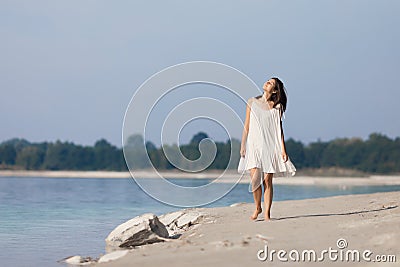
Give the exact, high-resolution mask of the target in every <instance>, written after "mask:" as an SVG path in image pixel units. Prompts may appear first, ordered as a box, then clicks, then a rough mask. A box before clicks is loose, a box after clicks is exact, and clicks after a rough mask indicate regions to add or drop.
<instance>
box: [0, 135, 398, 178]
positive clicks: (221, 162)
mask: <svg viewBox="0 0 400 267" xmlns="http://www.w3.org/2000/svg"><path fill="white" fill-rule="evenodd" d="M207 137H208V136H207V134H205V133H203V132H200V133H198V134H196V135H195V136H193V138H192V140H191V141H190V142H189V143H188V144H185V145H181V146H180V147H178V146H176V145H163V147H162V148H161V147H156V146H155V145H154V144H153V143H152V142H149V141H147V142H145V143H144V141H143V137H142V136H140V135H132V136H130V137H129V138H128V141H127V142H126V146H125V148H124V152H125V154H126V155H127V159H128V162H125V159H124V154H123V150H122V148H118V147H116V146H113V145H112V144H110V143H109V142H107V141H106V140H105V139H101V140H99V141H97V142H96V143H95V144H94V146H81V145H76V144H74V143H71V142H60V141H56V142H54V143H52V142H42V143H30V142H28V141H27V140H25V139H11V140H8V141H5V142H3V143H1V144H0V168H2V169H26V170H109V171H111V170H113V171H126V170H127V164H128V166H130V167H132V168H138V169H142V168H150V167H151V165H153V166H154V167H155V168H157V169H159V170H165V169H175V168H176V167H177V166H179V167H183V168H185V169H190V170H201V169H203V167H205V166H208V163H207V162H209V160H210V159H209V158H207V156H206V157H204V158H203V157H202V158H201V159H202V160H198V159H199V157H200V150H199V144H200V142H201V141H202V140H203V139H205V138H207ZM202 145H203V146H204V149H205V151H208V149H210V151H211V149H212V148H213V146H212V145H211V144H210V143H208V144H207V142H204V143H203V144H202ZM215 146H216V154H215V159H214V160H213V161H210V162H211V165H209V166H208V167H207V169H226V168H228V169H235V168H236V167H237V164H238V162H239V150H240V141H239V140H236V139H230V140H227V141H226V142H216V143H215ZM286 147H287V152H288V154H289V156H290V158H291V160H292V162H293V163H294V164H295V166H296V167H297V169H298V170H301V169H305V168H327V167H338V168H344V169H352V170H358V171H362V172H367V173H377V174H378V173H380V174H390V173H399V172H400V138H399V137H397V138H395V139H394V140H393V139H390V138H388V137H387V136H385V135H382V134H379V133H373V134H371V135H369V137H368V139H367V140H365V141H364V140H362V139H361V138H338V139H334V140H332V141H327V142H321V141H317V142H313V143H310V144H308V145H304V144H303V143H302V142H300V141H295V140H294V139H288V140H286ZM165 151H168V153H167V154H168V157H167V156H166V155H165ZM180 153H182V154H183V156H184V157H180V156H179V155H180ZM205 154H207V153H205ZM231 155H232V157H231ZM147 156H148V157H147ZM147 158H150V161H148V160H146V159H147ZM188 159H189V160H188ZM230 159H231V160H230Z"/></svg>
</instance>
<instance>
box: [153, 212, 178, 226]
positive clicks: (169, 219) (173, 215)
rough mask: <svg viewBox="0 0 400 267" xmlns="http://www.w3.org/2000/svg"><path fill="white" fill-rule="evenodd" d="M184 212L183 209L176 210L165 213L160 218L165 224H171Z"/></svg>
mask: <svg viewBox="0 0 400 267" xmlns="http://www.w3.org/2000/svg"><path fill="white" fill-rule="evenodd" d="M183 214H184V212H183V211H174V212H170V213H166V214H163V215H161V216H159V217H158V219H159V220H160V222H162V223H163V224H164V225H165V226H170V225H171V224H172V223H173V222H175V221H176V220H177V219H178V218H179V217H181V216H182V215H183Z"/></svg>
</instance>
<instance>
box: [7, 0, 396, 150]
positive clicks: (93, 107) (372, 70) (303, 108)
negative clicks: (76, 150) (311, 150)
mask: <svg viewBox="0 0 400 267" xmlns="http://www.w3.org/2000/svg"><path fill="white" fill-rule="evenodd" d="M399 10H400V1H397V0H374V1H372V0H350V1H348V0H346V1H345V0H335V1H331V0H324V1H317V0H313V1H311V0H297V1H289V0H286V1H285V0H275V1H266V0H264V1H260V0H258V1H257V0H255V1H226V0H221V1H208V0H203V1H188V0H185V1H183V0H182V1H176V0H170V1H151V0H150V1H101V0H96V1H94V0H86V1H82V0H79V1H77V0H75V1H74V0H68V1H64V0H60V1H52V0H48V1H42V0H35V1H28V0H27V1H18V0H10V1H9V0H0V35H1V42H0V59H1V60H0V121H1V124H0V127H1V128H0V129H1V130H0V142H2V141H5V140H8V139H11V138H14V137H17V138H25V139H27V140H28V141H31V142H43V141H51V142H54V141H56V140H61V141H69V142H74V143H76V144H82V145H93V144H94V143H95V142H96V141H97V140H99V139H101V138H105V139H106V140H108V141H109V142H111V143H112V144H113V145H116V146H118V147H121V146H122V127H123V122H124V115H125V112H126V110H127V108H128V105H129V103H130V100H131V98H132V97H133V95H134V93H135V91H136V90H138V88H139V87H140V86H141V85H142V84H143V83H144V82H145V81H146V80H147V79H149V78H150V77H151V76H152V75H154V74H156V73H158V72H160V71H162V70H163V69H165V68H167V67H170V66H173V65H176V64H180V63H184V62H189V61H212V62H218V63H221V64H226V65H228V66H231V67H233V68H235V69H237V70H239V71H240V72H242V73H244V74H245V75H247V76H248V77H249V78H250V79H252V80H253V81H254V82H255V83H256V84H257V85H258V86H259V87H260V88H261V87H262V85H263V83H264V82H265V81H266V80H268V79H269V78H271V77H273V76H276V77H279V78H280V79H281V80H282V81H283V82H284V84H285V86H286V89H287V92H288V107H287V111H286V117H285V120H284V131H285V137H286V139H287V138H293V139H295V140H297V141H301V142H303V143H305V144H307V143H309V142H314V141H317V140H322V141H329V140H332V139H335V138H345V137H347V138H351V137H360V138H363V139H366V138H368V136H369V134H371V133H373V132H378V133H381V134H384V135H387V136H389V137H390V138H395V137H397V136H399V133H400V123H399V117H398V114H400V105H399V104H398V101H399V99H400V90H399V88H398V86H399V84H400V75H398V72H399V70H400V52H399V47H400V31H399V28H398V25H400V16H398V11H399ZM180 90H181V91H175V94H171V95H169V96H166V97H165V99H164V100H165V101H164V107H162V108H159V109H158V110H160V111H159V112H160V113H159V115H158V116H153V118H152V122H151V123H150V125H153V127H154V128H150V129H149V131H148V133H150V134H149V135H148V136H146V139H148V140H149V141H152V142H153V143H155V144H156V145H160V142H161V141H160V138H159V136H160V128H161V127H160V125H162V124H163V122H164V121H165V116H163V114H162V112H161V111H164V113H168V110H167V107H170V108H173V106H174V105H178V104H179V103H181V102H183V101H185V99H186V100H187V99H190V98H193V97H197V96H204V97H207V96H211V97H213V98H216V99H220V100H225V101H227V102H228V103H227V104H228V105H231V106H232V109H233V110H234V112H236V113H237V114H238V116H240V117H241V118H242V119H244V117H245V106H244V105H242V104H240V103H239V102H238V101H236V102H235V101H230V100H229V99H230V96H227V95H226V94H227V92H226V91H224V90H220V89H218V88H217V87H216V86H211V85H204V86H201V85H188V86H183V87H182V88H180ZM146 93H147V94H149V95H151V94H152V93H153V92H152V91H151V90H148V91H146ZM185 97H186V98H185ZM246 97H247V96H246ZM168 99H169V100H168ZM194 108H198V109H202V108H204V107H202V106H201V105H200V106H194ZM210 108H212V107H210ZM208 111H209V112H210V111H211V113H212V111H213V110H212V109H211V110H208ZM138 112H141V111H138ZM199 112H201V110H199ZM216 112H217V111H216ZM164 115H165V114H164ZM228 128H229V127H228ZM199 131H204V132H206V133H208V134H209V136H210V137H211V138H212V139H214V140H216V141H225V140H226V139H227V138H228V136H231V137H233V138H237V139H239V140H240V139H241V134H242V131H241V129H240V128H238V127H236V128H233V129H230V131H229V133H227V132H226V129H225V130H224V126H221V125H217V124H215V123H213V122H212V121H210V120H208V121H207V120H204V121H201V120H194V121H193V122H191V123H188V124H187V125H186V126H185V127H183V128H182V131H181V134H180V136H178V139H179V140H180V142H182V143H185V142H188V141H189V140H190V139H191V137H192V136H193V135H194V134H195V133H197V132H199ZM176 138H177V137H176V136H169V137H168V138H167V139H165V140H166V142H167V143H171V142H173V141H174V140H176Z"/></svg>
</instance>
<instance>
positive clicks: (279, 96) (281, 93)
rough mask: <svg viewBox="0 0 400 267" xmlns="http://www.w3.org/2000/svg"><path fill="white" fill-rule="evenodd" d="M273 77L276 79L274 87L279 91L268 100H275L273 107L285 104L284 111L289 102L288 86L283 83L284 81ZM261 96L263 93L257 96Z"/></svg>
mask: <svg viewBox="0 0 400 267" xmlns="http://www.w3.org/2000/svg"><path fill="white" fill-rule="evenodd" d="M271 79H274V80H275V87H274V89H276V90H277V92H276V93H274V94H272V95H271V96H270V97H269V99H267V100H272V101H274V105H273V107H275V106H276V105H278V104H281V105H282V106H283V111H286V104H287V96H286V88H285V86H284V85H283V82H282V81H281V80H280V79H279V78H277V77H272V78H271ZM261 97H262V95H259V96H256V98H257V99H259V98H261Z"/></svg>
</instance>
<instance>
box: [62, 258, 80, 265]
mask: <svg viewBox="0 0 400 267" xmlns="http://www.w3.org/2000/svg"><path fill="white" fill-rule="evenodd" d="M82 260H83V259H82V257H81V256H72V257H69V258H67V259H66V260H65V263H68V264H72V265H79V264H80V263H81V261H82Z"/></svg>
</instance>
